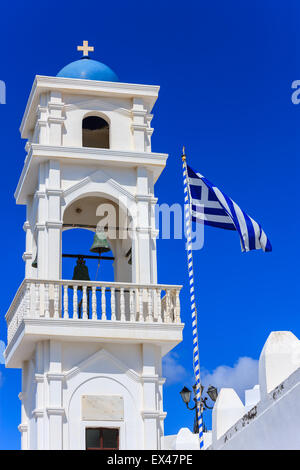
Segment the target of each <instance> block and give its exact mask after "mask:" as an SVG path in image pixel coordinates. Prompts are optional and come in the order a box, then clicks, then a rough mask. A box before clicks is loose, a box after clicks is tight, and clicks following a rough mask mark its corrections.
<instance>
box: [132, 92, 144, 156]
mask: <svg viewBox="0 0 300 470" xmlns="http://www.w3.org/2000/svg"><path fill="white" fill-rule="evenodd" d="M131 115H132V124H131V130H132V133H133V143H134V150H135V151H136V152H145V151H146V144H147V142H146V138H147V134H146V132H147V128H148V123H147V121H146V116H147V110H146V108H144V101H143V99H142V98H134V99H133V107H132V110H131Z"/></svg>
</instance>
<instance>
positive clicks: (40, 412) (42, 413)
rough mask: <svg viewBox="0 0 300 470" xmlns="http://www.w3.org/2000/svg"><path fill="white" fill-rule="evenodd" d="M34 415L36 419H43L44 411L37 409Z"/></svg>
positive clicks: (33, 412)
mask: <svg viewBox="0 0 300 470" xmlns="http://www.w3.org/2000/svg"><path fill="white" fill-rule="evenodd" d="M32 415H33V416H34V417H35V418H42V417H43V416H44V410H41V409H38V408H35V409H34V410H33V411H32Z"/></svg>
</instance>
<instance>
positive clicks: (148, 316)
mask: <svg viewBox="0 0 300 470" xmlns="http://www.w3.org/2000/svg"><path fill="white" fill-rule="evenodd" d="M146 293H147V291H146ZM147 307H148V310H147V322H152V321H153V312H152V289H148V302H147Z"/></svg>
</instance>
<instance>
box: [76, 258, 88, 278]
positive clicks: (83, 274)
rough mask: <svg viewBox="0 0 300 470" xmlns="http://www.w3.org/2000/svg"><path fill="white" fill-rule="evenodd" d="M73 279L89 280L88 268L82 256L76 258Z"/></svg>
mask: <svg viewBox="0 0 300 470" xmlns="http://www.w3.org/2000/svg"><path fill="white" fill-rule="evenodd" d="M72 280H73V281H90V276H89V270H88V267H87V266H86V264H85V260H84V259H83V258H82V257H79V258H78V259H77V263H76V266H75V268H74V272H73V277H72Z"/></svg>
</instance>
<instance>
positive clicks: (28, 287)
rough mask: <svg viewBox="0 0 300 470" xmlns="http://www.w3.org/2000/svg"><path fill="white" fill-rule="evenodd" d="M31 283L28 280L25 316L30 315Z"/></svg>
mask: <svg viewBox="0 0 300 470" xmlns="http://www.w3.org/2000/svg"><path fill="white" fill-rule="evenodd" d="M30 298H31V296H30V283H29V282H26V284H25V299H26V302H25V315H24V316H25V317H27V318H28V317H30V304H31V302H30Z"/></svg>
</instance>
